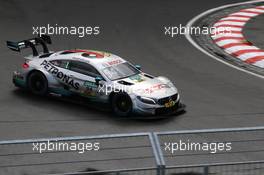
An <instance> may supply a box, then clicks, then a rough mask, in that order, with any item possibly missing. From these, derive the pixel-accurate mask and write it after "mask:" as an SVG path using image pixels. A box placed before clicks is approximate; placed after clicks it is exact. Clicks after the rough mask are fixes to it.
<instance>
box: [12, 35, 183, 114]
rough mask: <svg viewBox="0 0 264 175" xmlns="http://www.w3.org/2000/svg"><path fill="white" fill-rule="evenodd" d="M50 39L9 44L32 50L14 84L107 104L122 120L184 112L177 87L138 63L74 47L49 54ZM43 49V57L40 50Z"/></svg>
mask: <svg viewBox="0 0 264 175" xmlns="http://www.w3.org/2000/svg"><path fill="white" fill-rule="evenodd" d="M47 44H51V38H50V36H47V35H42V36H38V37H36V38H32V39H27V40H23V41H19V42H12V41H7V47H8V48H10V49H11V50H14V51H20V50H21V49H24V48H31V49H32V52H33V54H32V55H30V56H27V57H25V62H24V63H23V65H22V67H21V69H20V70H17V71H14V73H13V83H14V84H15V86H17V87H20V88H25V89H28V90H30V91H31V92H32V93H33V94H36V95H40V96H44V95H56V96H63V97H80V98H85V99H88V100H90V101H97V102H102V103H108V104H110V105H109V106H111V109H112V111H113V112H114V113H115V114H116V115H118V116H130V115H131V114H132V113H138V114H146V115H151V116H153V115H161V114H172V113H175V112H179V111H182V110H184V107H185V106H184V105H183V104H182V103H181V102H180V95H179V93H178V90H177V88H176V87H175V86H174V85H173V83H172V82H171V81H170V80H169V79H168V78H166V77H162V76H158V77H154V76H152V75H149V74H147V73H144V72H142V71H141V67H140V66H139V65H133V64H131V63H130V62H128V61H126V60H124V59H122V58H121V57H119V56H117V55H114V54H112V53H108V52H103V51H96V50H83V49H72V50H63V51H57V52H53V51H49V49H48V47H47ZM38 45H40V46H42V48H43V52H41V53H39V52H38V50H37V48H36V46H38Z"/></svg>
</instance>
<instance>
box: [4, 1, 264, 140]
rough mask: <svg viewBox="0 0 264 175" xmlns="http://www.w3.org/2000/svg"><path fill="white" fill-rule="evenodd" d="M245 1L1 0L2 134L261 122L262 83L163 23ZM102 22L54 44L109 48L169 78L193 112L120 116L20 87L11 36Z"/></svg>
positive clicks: (69, 133) (46, 134)
mask: <svg viewBox="0 0 264 175" xmlns="http://www.w3.org/2000/svg"><path fill="white" fill-rule="evenodd" d="M233 2H239V1H230V0H214V1H211V0H199V1H195V0H184V1H182V0H178V1H172V0H168V1H162V0H159V1H150V0H145V1H140V0H134V1H129V0H114V1H103V0H96V1H95V0H94V1H91V0H89V1H84V0H82V1H69V0H66V1H62V0H61V1H58V0H57V1H54V0H53V1H51V0H49V1H33V0H30V1H22V0H17V1H4V0H1V1H0V4H1V5H0V21H1V27H0V40H1V42H0V43H1V44H0V45H1V48H0V51H1V52H0V57H1V64H0V74H1V79H0V140H10V139H25V138H43V137H59V136H76V135H98V134H108V133H129V132H142V131H147V132H149V131H167V130H180V129H199V128H226V127H246V126H261V125H263V123H264V117H263V114H264V108H263V104H264V93H263V92H264V82H263V80H262V79H260V78H257V77H254V76H251V75H248V74H246V73H243V72H240V71H237V70H235V69H233V68H231V67H228V66H226V65H224V64H222V63H219V62H217V61H215V60H213V59H212V58H210V57H208V56H206V55H204V54H203V53H201V52H200V51H198V50H197V49H196V48H194V47H193V46H192V45H191V44H190V43H189V42H188V41H187V40H186V39H185V37H184V36H177V37H174V38H170V37H168V36H165V35H164V26H179V25H180V24H182V25H185V24H186V23H187V22H188V21H189V20H190V19H191V18H193V17H194V16H196V15H197V14H200V13H201V12H203V11H205V10H207V9H210V8H214V7H217V6H221V5H224V4H229V3H233ZM48 23H50V24H59V25H61V26H63V25H67V26H70V25H75V26H89V25H98V26H100V27H101V34H100V35H98V36H96V37H95V36H87V37H84V38H79V37H77V36H66V35H60V36H53V45H52V46H50V48H51V49H52V50H61V49H69V48H91V49H96V50H105V51H109V52H112V53H115V54H117V55H120V56H121V57H124V58H125V59H127V60H129V61H131V62H132V63H135V64H140V65H142V68H143V70H144V71H145V72H148V73H150V74H153V75H164V76H167V77H169V78H170V79H171V80H172V81H173V82H174V83H175V84H176V86H177V87H178V89H179V91H180V93H181V97H182V99H183V101H184V103H185V104H186V105H187V109H186V110H187V112H186V113H185V114H183V115H180V116H174V117H170V118H169V119H164V120H155V121H152V120H148V121H142V120H133V119H120V118H117V117H116V116H114V115H112V114H110V113H109V112H105V111H100V110H97V109H94V108H90V107H87V106H82V105H79V104H74V103H69V102H64V101H60V100H54V99H50V98H40V97H36V96H33V95H31V94H28V93H25V92H24V91H20V90H17V89H16V88H15V87H14V86H13V84H12V81H11V76H12V71H13V70H15V69H16V68H17V67H19V66H20V65H21V63H22V62H23V59H22V58H21V57H20V56H19V53H14V52H12V51H10V50H8V49H7V48H6V46H5V41H6V40H20V39H26V38H30V37H32V26H41V25H46V24H48Z"/></svg>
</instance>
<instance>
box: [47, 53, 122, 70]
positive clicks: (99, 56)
mask: <svg viewBox="0 0 264 175" xmlns="http://www.w3.org/2000/svg"><path fill="white" fill-rule="evenodd" d="M48 59H49V60H76V61H81V62H86V63H89V64H91V65H93V66H94V67H96V68H97V69H100V70H101V69H103V68H106V67H109V66H113V65H115V64H120V63H124V62H126V61H125V60H124V59H122V58H121V57H119V56H117V55H114V54H112V53H108V52H104V51H97V50H83V49H74V50H64V51H59V52H54V54H52V55H50V56H49V57H48Z"/></svg>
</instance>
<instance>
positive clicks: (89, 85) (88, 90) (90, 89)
mask: <svg viewBox="0 0 264 175" xmlns="http://www.w3.org/2000/svg"><path fill="white" fill-rule="evenodd" d="M83 85H84V87H85V89H84V91H83V92H82V93H83V95H84V96H90V97H94V96H96V94H97V92H96V91H97V85H96V84H95V83H94V82H91V81H85V82H84V84H83Z"/></svg>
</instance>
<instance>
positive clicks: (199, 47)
mask: <svg viewBox="0 0 264 175" xmlns="http://www.w3.org/2000/svg"><path fill="white" fill-rule="evenodd" d="M256 2H264V0H254V1H248V2H242V3H235V4H228V5H223V6H221V7H217V8H213V9H210V10H207V11H205V12H203V13H201V14H199V15H198V16H196V17H194V18H193V19H191V20H190V21H189V22H188V23H187V25H186V27H187V28H191V26H192V25H193V24H194V23H195V22H196V21H197V20H198V19H199V18H201V17H203V16H205V15H207V14H209V13H212V12H215V11H217V10H221V9H224V8H228V7H233V6H237V5H243V4H251V3H256ZM185 37H186V39H187V40H188V41H189V42H190V43H191V44H192V45H193V46H194V47H196V48H197V49H198V50H200V51H201V52H203V53H204V54H206V55H208V56H210V57H211V58H213V59H215V60H217V61H219V62H221V63H223V64H225V65H228V66H230V67H232V68H234V69H237V70H240V71H242V72H246V73H248V74H250V75H254V76H256V77H259V78H262V79H264V76H263V75H259V74H256V73H254V72H250V71H248V70H246V69H242V68H240V67H238V66H235V65H232V64H230V63H228V62H226V61H224V60H222V59H220V58H217V57H216V56H214V55H212V54H211V53H209V52H207V51H206V50H205V49H203V48H202V47H201V46H199V45H198V44H197V43H196V42H195V41H194V40H193V39H192V37H191V35H190V34H188V33H186V34H185Z"/></svg>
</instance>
